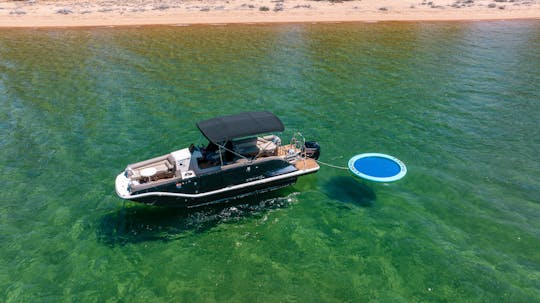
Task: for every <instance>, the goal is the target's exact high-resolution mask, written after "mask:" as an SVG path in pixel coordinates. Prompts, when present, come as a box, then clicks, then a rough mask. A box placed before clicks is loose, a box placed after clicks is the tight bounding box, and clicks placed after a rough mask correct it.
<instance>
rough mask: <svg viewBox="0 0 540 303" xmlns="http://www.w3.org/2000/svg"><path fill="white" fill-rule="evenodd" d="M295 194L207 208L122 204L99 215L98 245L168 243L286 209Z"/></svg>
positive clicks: (285, 191)
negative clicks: (223, 225)
mask: <svg viewBox="0 0 540 303" xmlns="http://www.w3.org/2000/svg"><path fill="white" fill-rule="evenodd" d="M297 194H298V192H297V191H294V190H293V189H281V190H279V191H277V192H273V193H264V194H258V195H253V196H250V197H246V198H242V199H237V200H233V201H231V202H227V203H221V204H216V205H211V206H203V207H197V208H191V209H183V208H165V207H153V206H145V205H136V204H135V205H134V204H131V203H129V202H127V203H129V204H124V205H123V207H122V208H120V209H118V210H115V211H113V212H111V213H108V214H106V215H104V216H103V218H102V219H101V222H100V224H99V228H98V230H97V237H98V240H99V241H100V242H102V243H103V244H105V245H108V246H117V245H120V246H122V245H126V244H129V243H140V242H147V241H172V240H175V239H180V238H184V237H188V236H190V235H194V234H197V233H204V232H206V231H208V230H210V229H211V228H213V227H215V226H217V225H219V224H223V223H230V222H238V221H241V220H244V219H249V218H258V217H262V216H264V214H265V213H266V212H268V211H269V210H272V209H279V208H287V207H289V205H290V204H291V203H293V202H294V201H295V199H296V198H295V196H296V195H297Z"/></svg>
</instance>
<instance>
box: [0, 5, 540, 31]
mask: <svg viewBox="0 0 540 303" xmlns="http://www.w3.org/2000/svg"><path fill="white" fill-rule="evenodd" d="M418 1H420V2H418ZM496 20H540V0H434V1H430V0H411V1H408V0H355V1H345V2H321V1H307V0H225V1H215V0H188V1H178V0H111V1H103V2H92V3H90V2H80V1H76V0H58V1H38V0H28V1H11V0H10V1H5V0H4V1H0V28H66V27H68V28H84V27H111V26H113V27H117V26H119V27H120V26H121V27H124V26H127V27H133V26H188V25H203V24H207V25H218V24H219V25H225V24H275V23H356V22H365V23H371V22H438V21H441V22H449V21H496Z"/></svg>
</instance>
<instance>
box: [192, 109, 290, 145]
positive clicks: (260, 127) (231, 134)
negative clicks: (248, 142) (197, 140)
mask: <svg viewBox="0 0 540 303" xmlns="http://www.w3.org/2000/svg"><path fill="white" fill-rule="evenodd" d="M197 127H198V128H199V130H200V131H201V132H202V133H203V135H204V136H205V137H206V138H207V139H208V140H210V142H212V143H216V144H218V143H221V142H224V141H228V140H232V139H234V138H240V137H246V136H252V135H258V134H262V133H268V132H276V131H278V132H281V131H283V130H284V129H285V127H284V126H283V123H282V122H281V120H279V118H278V117H276V116H275V115H274V114H272V113H271V112H269V111H262V112H245V113H240V114H236V115H230V116H223V117H217V118H213V119H208V120H204V121H200V122H199V123H197Z"/></svg>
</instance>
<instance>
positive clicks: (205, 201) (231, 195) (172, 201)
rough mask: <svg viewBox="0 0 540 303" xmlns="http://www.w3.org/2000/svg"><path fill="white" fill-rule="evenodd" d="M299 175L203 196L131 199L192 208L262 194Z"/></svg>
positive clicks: (146, 202) (294, 180)
mask: <svg viewBox="0 0 540 303" xmlns="http://www.w3.org/2000/svg"><path fill="white" fill-rule="evenodd" d="M297 179H298V177H297V176H292V177H288V178H283V179H279V180H275V181H271V182H266V183H261V184H255V185H252V186H246V187H242V188H238V189H232V190H228V191H224V192H218V193H215V194H210V195H206V196H202V197H180V196H163V195H159V194H155V195H151V194H150V195H145V196H142V197H137V198H134V199H129V200H131V201H134V202H139V203H144V204H148V205H156V206H165V207H179V208H192V207H198V206H204V205H210V204H216V203H224V202H228V201H231V200H235V199H239V198H243V197H247V196H251V195H255V194H261V193H265V192H269V191H274V190H278V189H280V188H284V187H287V186H289V185H292V184H294V183H296V180H297Z"/></svg>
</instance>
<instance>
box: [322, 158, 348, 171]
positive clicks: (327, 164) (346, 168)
mask: <svg viewBox="0 0 540 303" xmlns="http://www.w3.org/2000/svg"><path fill="white" fill-rule="evenodd" d="M315 161H317V163H320V164H322V165H326V166H329V167H333V168H337V169H345V170H348V169H349V168H348V167H344V166H337V165H332V164H329V163H324V162H322V161H319V160H315Z"/></svg>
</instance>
